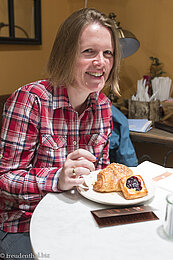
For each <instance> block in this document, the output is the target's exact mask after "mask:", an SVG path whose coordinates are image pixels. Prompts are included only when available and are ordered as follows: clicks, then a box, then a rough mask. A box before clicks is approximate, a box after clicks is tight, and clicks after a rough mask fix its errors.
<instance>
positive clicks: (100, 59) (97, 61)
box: [93, 53, 105, 65]
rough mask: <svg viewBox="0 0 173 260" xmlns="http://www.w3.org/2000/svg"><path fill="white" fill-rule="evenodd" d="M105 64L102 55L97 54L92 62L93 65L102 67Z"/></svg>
mask: <svg viewBox="0 0 173 260" xmlns="http://www.w3.org/2000/svg"><path fill="white" fill-rule="evenodd" d="M104 62H105V59H104V56H103V54H102V53H98V54H97V56H95V58H94V60H93V64H94V65H103V64H104Z"/></svg>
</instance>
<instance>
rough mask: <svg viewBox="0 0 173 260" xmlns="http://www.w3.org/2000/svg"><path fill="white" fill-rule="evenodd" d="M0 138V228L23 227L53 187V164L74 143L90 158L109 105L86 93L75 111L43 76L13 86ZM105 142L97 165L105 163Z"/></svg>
mask: <svg viewBox="0 0 173 260" xmlns="http://www.w3.org/2000/svg"><path fill="white" fill-rule="evenodd" d="M3 115H4V119H3V127H2V131H1V143H0V158H1V159H0V228H1V229H2V230H4V231H7V232H14V233H15V232H26V231H29V223H30V218H31V215H32V212H33V211H34V209H35V207H36V206H37V204H38V203H39V201H40V200H41V199H42V198H43V196H44V195H45V194H46V193H47V192H58V190H57V181H58V169H60V168H61V167H62V166H63V163H64V161H65V159H66V157H67V154H69V153H70V152H72V151H74V150H75V149H78V148H83V149H87V150H88V151H90V152H91V153H92V154H94V155H95V156H96V157H98V155H99V153H100V151H101V150H102V148H103V147H104V143H105V142H106V141H107V138H108V136H109V135H110V133H111V131H112V113H111V105H110V102H109V101H108V99H107V98H106V96H105V95H104V94H103V93H100V94H97V93H92V94H91V95H90V96H89V98H88V103H87V108H86V110H85V111H84V112H83V113H82V114H81V115H80V116H79V115H78V113H77V112H75V111H74V110H73V108H72V107H71V105H70V103H69V99H68V95H67V90H66V88H65V87H63V86H60V87H58V88H56V89H54V87H53V86H52V85H50V83H48V81H46V80H42V81H38V82H33V83H31V84H28V85H26V86H23V87H22V88H20V89H18V90H17V91H16V92H15V93H13V94H12V95H11V97H10V98H9V99H8V100H7V102H6V105H5V107H4V113H3ZM108 155H109V153H108V145H106V147H105V150H104V154H103V157H102V159H101V160H100V163H99V165H98V168H104V167H105V166H106V165H107V164H108V163H109V158H108Z"/></svg>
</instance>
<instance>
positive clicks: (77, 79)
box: [74, 23, 114, 94]
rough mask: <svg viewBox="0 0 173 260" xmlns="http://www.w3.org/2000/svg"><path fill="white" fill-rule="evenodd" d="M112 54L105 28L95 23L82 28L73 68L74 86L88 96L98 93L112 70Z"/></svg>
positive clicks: (109, 39) (112, 48) (108, 34)
mask: <svg viewBox="0 0 173 260" xmlns="http://www.w3.org/2000/svg"><path fill="white" fill-rule="evenodd" d="M113 52H114V46H113V42H112V37H111V33H110V31H109V30H108V29H107V28H106V27H103V26H102V25H100V24H97V23H93V24H89V25H87V26H86V27H84V29H83V31H82V33H81V37H80V39H79V48H78V53H77V59H76V62H75V66H74V86H75V87H77V88H80V89H82V90H83V91H86V93H88V94H90V93H91V92H97V91H100V90H101V89H102V88H103V87H104V85H105V82H106V80H107V78H108V76H109V73H110V71H111V69H112V66H113Z"/></svg>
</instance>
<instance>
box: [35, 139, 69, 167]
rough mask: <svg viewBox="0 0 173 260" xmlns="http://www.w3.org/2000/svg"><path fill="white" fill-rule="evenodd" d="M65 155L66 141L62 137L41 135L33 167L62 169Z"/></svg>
mask: <svg viewBox="0 0 173 260" xmlns="http://www.w3.org/2000/svg"><path fill="white" fill-rule="evenodd" d="M66 155H67V141H66V138H65V137H64V136H59V135H42V136H41V137H40V143H39V148H38V151H37V158H36V162H35V165H36V166H37V167H58V168H60V167H62V164H63V162H64V161H65V158H66Z"/></svg>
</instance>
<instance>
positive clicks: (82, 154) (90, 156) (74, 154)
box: [67, 149, 96, 162]
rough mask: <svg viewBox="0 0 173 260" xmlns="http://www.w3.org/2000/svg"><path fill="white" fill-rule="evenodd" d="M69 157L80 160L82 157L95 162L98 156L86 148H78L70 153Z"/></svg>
mask: <svg viewBox="0 0 173 260" xmlns="http://www.w3.org/2000/svg"><path fill="white" fill-rule="evenodd" d="M67 158H69V159H71V160H78V159H80V158H85V159H87V160H89V161H91V162H95V161H96V157H95V156H94V155H93V154H92V153H90V152H89V151H87V150H85V149H78V150H76V151H74V152H72V153H70V154H69V155H68V156H67Z"/></svg>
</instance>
